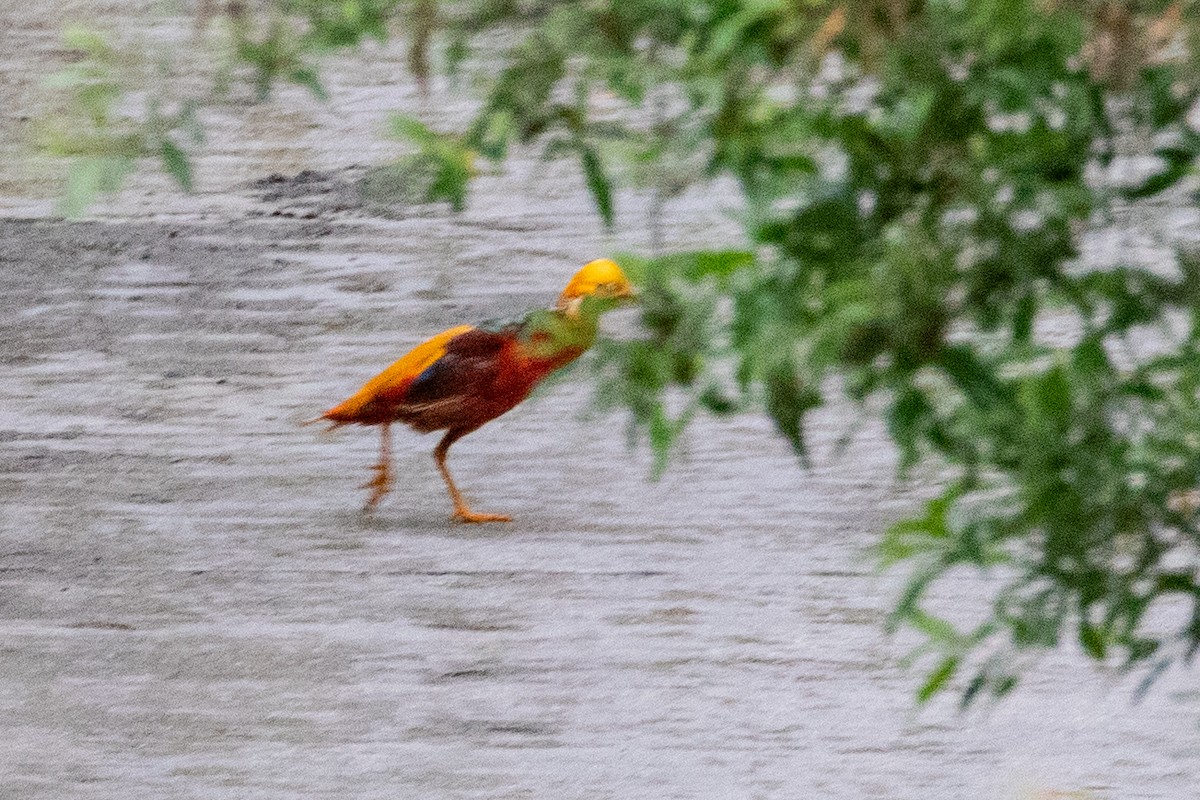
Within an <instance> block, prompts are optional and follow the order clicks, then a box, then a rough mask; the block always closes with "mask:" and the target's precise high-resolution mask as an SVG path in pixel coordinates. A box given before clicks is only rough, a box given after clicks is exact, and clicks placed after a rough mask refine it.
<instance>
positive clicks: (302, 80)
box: [288, 67, 329, 100]
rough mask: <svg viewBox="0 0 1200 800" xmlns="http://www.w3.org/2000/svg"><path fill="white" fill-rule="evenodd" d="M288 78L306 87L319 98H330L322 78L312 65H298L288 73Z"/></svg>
mask: <svg viewBox="0 0 1200 800" xmlns="http://www.w3.org/2000/svg"><path fill="white" fill-rule="evenodd" d="M288 80H290V81H291V82H292V83H295V84H299V85H300V86H303V87H305V88H306V89H308V90H309V91H310V92H312V94H313V96H314V97H316V98H317V99H318V100H328V99H329V92H328V91H327V90H326V89H325V86H324V85H323V84H322V83H321V78H320V76H319V75H318V74H317V71H316V70H315V69H313V68H312V67H297V68H296V69H294V70H292V71H291V72H289V73H288Z"/></svg>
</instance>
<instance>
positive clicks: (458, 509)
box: [433, 429, 512, 522]
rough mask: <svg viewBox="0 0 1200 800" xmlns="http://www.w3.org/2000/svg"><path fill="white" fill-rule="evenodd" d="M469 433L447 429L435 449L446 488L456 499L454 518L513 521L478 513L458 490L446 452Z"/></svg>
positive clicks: (464, 520)
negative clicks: (448, 465) (468, 506)
mask: <svg viewBox="0 0 1200 800" xmlns="http://www.w3.org/2000/svg"><path fill="white" fill-rule="evenodd" d="M468 433H470V431H461V430H458V431H456V430H454V429H451V430H449V431H446V435H445V436H443V437H442V440H441V441H440V442H438V446H437V447H436V448H435V449H434V451H433V460H434V461H436V462H437V466H438V472H440V473H442V480H444V481H445V482H446V488H447V489H449V490H450V499H451V500H453V501H454V516H453V517H452V519H456V520H458V521H459V522H512V517H509V516H506V515H504V514H476V513H475V512H474V511H472V510H471V509H469V508H467V504H466V502H465V501H464V500H463V498H462V494H461V493H460V492H459V491H458V487H457V486H455V485H454V479H453V478H451V477H450V470H449V468H447V467H446V453H448V452H449V451H450V445H452V444H454V443H455V442H456V441H457V440H458V439H459V438H460V437H462V436H464V435H466V434H468Z"/></svg>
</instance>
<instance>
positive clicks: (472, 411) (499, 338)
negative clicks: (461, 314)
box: [396, 329, 514, 431]
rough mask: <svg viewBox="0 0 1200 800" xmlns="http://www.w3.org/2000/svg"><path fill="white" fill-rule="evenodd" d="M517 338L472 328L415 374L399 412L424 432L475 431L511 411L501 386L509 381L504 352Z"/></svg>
mask: <svg viewBox="0 0 1200 800" xmlns="http://www.w3.org/2000/svg"><path fill="white" fill-rule="evenodd" d="M513 345H514V341H513V339H512V338H511V336H508V335H505V334H504V333H493V332H490V331H483V330H478V329H475V330H471V331H468V332H466V333H464V334H461V335H459V336H456V337H455V338H454V339H452V340H451V341H450V342H449V343H448V344H447V345H446V352H445V353H444V354H443V355H442V356H441V357H440V358H439V359H438V360H437V361H435V362H433V363H432V364H430V365H429V366H428V367H427V368H426V369H425V370H424V371H423V372H421V374H420V375H417V376H416V377H415V378H413V380H412V383H410V384H409V385H408V387H407V389H406V390H405V392H404V399H403V400H402V401H401V402H400V403H399V404H398V405H397V407H396V416H397V417H398V418H399V419H401V420H403V421H404V422H406V423H408V424H409V425H411V426H412V427H414V428H416V429H417V430H419V431H433V430H440V429H442V428H459V429H467V430H471V429H474V428H477V427H478V426H480V425H482V424H483V423H485V422H487V421H488V420H489V419H492V418H493V417H495V416H498V415H499V414H501V413H503V412H504V411H507V410H508V409H507V408H501V407H499V406H500V405H502V404H503V399H502V398H499V397H497V387H498V386H500V385H501V384H502V383H503V375H502V370H503V363H504V358H503V352H504V350H505V348H507V347H512V346H513Z"/></svg>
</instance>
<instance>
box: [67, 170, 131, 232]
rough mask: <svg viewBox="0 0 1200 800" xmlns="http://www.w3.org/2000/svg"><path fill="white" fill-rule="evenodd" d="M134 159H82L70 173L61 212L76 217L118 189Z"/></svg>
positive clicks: (68, 216)
mask: <svg viewBox="0 0 1200 800" xmlns="http://www.w3.org/2000/svg"><path fill="white" fill-rule="evenodd" d="M134 164H135V161H134V159H133V158H132V157H127V156H93V157H89V158H79V159H76V160H75V163H73V164H72V165H71V169H70V171H69V172H68V173H67V190H66V193H65V195H64V196H63V199H62V201H61V203H60V204H59V212H60V213H61V214H62V215H63V216H64V217H66V218H67V219H76V218H78V217H80V216H82V215H83V213H84V212H85V211H87V209H88V208H89V207H91V205H92V204H93V203H94V202H95V201H96V199H97V198H98V197H99V196H100V195H101V194H102V193H105V192H115V191H116V190H117V189H118V188H120V186H121V182H122V181H124V179H125V176H127V175H128V174H129V173H130V172H132V171H133V168H134Z"/></svg>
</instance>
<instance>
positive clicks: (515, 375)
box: [318, 259, 634, 522]
mask: <svg viewBox="0 0 1200 800" xmlns="http://www.w3.org/2000/svg"><path fill="white" fill-rule="evenodd" d="M633 296H634V291H633V288H632V286H630V283H629V280H628V279H627V278H626V277H625V274H624V273H623V272H622V271H621V268H620V267H618V266H617V265H616V263H614V262H612V261H609V260H608V259H599V260H597V261H592V262H590V263H588V264H586V265H584V267H583V268H582V269H581V270H579V272H577V273H576V274H575V276H574V277H573V278H571V281H570V282H569V283H568V284H567V287H566V288H565V289H564V290H563V293H562V295H561V296H560V297H559V298H558V303H557V304H556V305H555V306H554V308H550V309H540V310H538V311H534V312H532V313H530V314H527V315H526V316H525V317H524V318H523V319H520V320H517V321H515V322H502V323H483V324H481V325H478V326H473V325H460V326H458V327H455V328H450V329H449V330H447V331H443V332H441V333H439V334H438V335H437V336H434V337H433V338H431V339H429V340H427V341H425V342H422V343H421V344H419V345H417V346H416V347H414V348H413V349H412V350H411V351H409V352H408V353H407V354H406V355H404V356H403V357H401V358H400V359H399V360H398V361H396V362H395V363H394V364H392V365H391V366H390V367H388V368H387V369H385V370H384V371H383V372H381V373H379V374H378V375H376V376H375V377H374V378H372V379H371V380H369V381H367V383H366V384H365V385H364V386H363V387H362V388H361V389H359V390H358V391H357V392H356V393H355V394H354V395H353V396H351V397H350V398H349V399H347V400H346V401H345V402H343V403H341V404H339V405H337V406H334V407H333V408H331V409H329V410H328V411H326V412H325V413H324V414H322V415H321V417H319V418H318V419H324V420H328V421H330V422H332V423H333V427H335V428H337V427H340V426H342V425H350V424H359V425H378V426H379V431H380V443H379V463H378V464H376V465H375V466H374V467H373V469H374V470H375V477H374V478H373V479H371V480H370V481H369V482H368V483H367V484H366V485H365V486H364V487H363V488H367V489H370V490H371V494H370V495H369V496H368V498H367V504H366V508H367V509H371V508H374V506H375V505H376V504H377V503H378V502H379V501H380V500H381V499H383V496H384V495H386V494H387V492H388V490H389V489H390V488H391V483H392V470H391V463H392V458H391V449H392V446H391V428H390V426H391V424H392V423H393V422H403V423H405V424H407V425H409V426H410V427H412V428H414V429H415V430H417V431H419V432H421V433H428V432H430V431H439V430H444V431H446V434H445V435H444V436H443V437H442V440H441V441H440V442H438V445H437V447H436V448H434V451H433V457H434V460H435V461H436V462H437V467H438V471H439V472H440V473H441V474H442V479H443V480H445V482H446V488H447V489H448V490H449V491H450V499H451V500H452V501H453V502H454V517H453V518H454V519H457V520H460V521H462V522H507V521H509V520H510V519H511V518H510V517H508V516H505V515H504V514H480V513H476V512H474V511H472V510H471V509H470V508H468V507H467V504H466V502H465V501H464V500H463V497H462V494H461V493H460V492H459V491H458V487H457V486H455V485H454V479H453V478H451V477H450V470H449V469H448V468H447V466H446V454H447V452H449V450H450V445H452V444H454V442H456V441H458V440H459V439H461V438H462V437H463V436H466V435H467V434H468V433H470V432H471V431H474V430H476V429H477V428H479V427H480V426H482V425H483V424H484V423H486V422H489V421H491V420H493V419H495V418H496V417H498V416H500V415H501V414H503V413H504V412H506V411H508V410H509V409H511V408H513V407H514V406H516V405H517V404H518V403H520V402H521V401H522V400H524V399H525V398H526V397H527V396H528V395H529V392H530V391H531V390H532V389H533V387H534V386H536V385H537V384H538V382H539V381H541V380H542V379H543V378H545V377H546V376H547V375H549V374H550V373H551V372H553V371H555V370H556V369H559V368H561V367H563V366H565V365H567V364H569V363H570V362H572V361H574V360H575V359H576V358H578V357H579V356H580V355H582V354H583V352H584V351H585V350H587V349H588V348H589V347H591V346H592V342H593V341H595V339H596V331H597V328H598V325H599V318H600V315H601V314H602V313H604V312H605V311H608V310H610V309H612V308H614V307H616V306H617V305H618V304H619V303H621V302H622V301H624V300H626V299H629V298H632V297H633Z"/></svg>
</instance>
